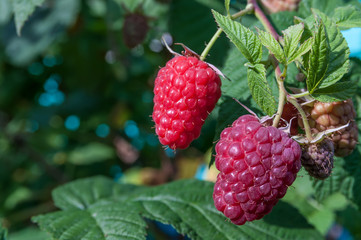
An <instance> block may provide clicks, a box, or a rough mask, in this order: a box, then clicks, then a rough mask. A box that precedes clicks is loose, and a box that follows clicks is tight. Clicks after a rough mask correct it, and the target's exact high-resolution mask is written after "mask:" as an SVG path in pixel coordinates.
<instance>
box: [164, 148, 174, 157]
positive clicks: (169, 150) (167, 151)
mask: <svg viewBox="0 0 361 240" xmlns="http://www.w3.org/2000/svg"><path fill="white" fill-rule="evenodd" d="M164 152H165V154H166V155H167V156H168V157H170V158H173V157H174V156H175V151H174V150H173V149H170V148H166V149H165V150H164Z"/></svg>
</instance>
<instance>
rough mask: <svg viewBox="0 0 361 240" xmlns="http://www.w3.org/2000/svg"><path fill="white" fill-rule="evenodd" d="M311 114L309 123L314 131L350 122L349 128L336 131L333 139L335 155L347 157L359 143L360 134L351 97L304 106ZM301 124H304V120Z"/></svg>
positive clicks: (300, 121) (332, 136)
mask: <svg viewBox="0 0 361 240" xmlns="http://www.w3.org/2000/svg"><path fill="white" fill-rule="evenodd" d="M304 110H305V112H306V113H308V114H309V115H310V116H309V124H310V127H311V128H312V131H313V132H314V133H318V132H322V131H325V130H328V129H333V128H337V127H341V126H342V125H345V124H347V123H349V126H348V127H347V128H344V129H342V130H340V131H337V132H334V133H333V134H332V135H331V140H332V141H333V143H334V147H335V155H336V156H338V157H345V156H347V155H349V154H351V152H352V151H353V149H354V148H355V146H356V144H357V140H358V134H357V131H358V130H357V125H356V122H355V120H354V119H355V117H356V112H355V109H354V106H353V103H352V100H351V99H348V100H345V101H341V102H331V103H323V102H316V103H315V104H314V105H313V107H304ZM299 124H300V125H301V126H303V123H302V120H301V119H299Z"/></svg>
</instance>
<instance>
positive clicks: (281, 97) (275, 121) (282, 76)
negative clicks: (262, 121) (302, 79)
mask: <svg viewBox="0 0 361 240" xmlns="http://www.w3.org/2000/svg"><path fill="white" fill-rule="evenodd" d="M277 67H278V69H279V71H281V70H280V68H279V66H278V65H277ZM276 70H277V68H276ZM276 75H278V74H277V71H276ZM286 75H287V65H286V66H285V69H284V70H283V73H282V74H279V76H277V84H278V89H279V97H278V109H277V113H276V116H275V118H274V119H273V124H272V126H274V127H278V124H279V122H280V120H281V116H282V113H283V107H284V105H285V100H286V96H287V94H288V92H287V90H286V89H285V86H284V84H283V83H284V79H285V78H286Z"/></svg>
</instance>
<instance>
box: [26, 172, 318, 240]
mask: <svg viewBox="0 0 361 240" xmlns="http://www.w3.org/2000/svg"><path fill="white" fill-rule="evenodd" d="M124 186H125V188H124ZM104 188H105V190H104ZM213 188H214V184H213V183H211V182H205V181H199V180H195V179H188V180H180V181H175V182H171V183H169V184H165V185H161V186H157V187H152V188H143V187H133V188H129V185H122V184H116V183H114V182H113V181H111V180H108V179H106V178H103V177H95V178H89V179H83V180H77V181H75V182H72V183H69V184H67V185H64V186H61V187H59V188H57V189H56V194H54V195H53V197H54V201H55V204H56V205H57V206H58V207H60V208H61V210H60V211H58V212H54V213H49V214H45V215H40V216H37V217H34V218H33V221H35V222H36V223H38V224H39V225H40V227H41V229H43V230H45V231H47V232H49V234H50V235H51V236H52V237H53V238H55V239H59V238H60V237H61V238H60V239H71V240H80V239H94V240H105V239H106V240H112V239H114V240H115V239H146V236H145V234H146V223H145V221H144V219H143V217H144V218H147V219H151V220H157V221H160V222H162V223H165V224H171V225H172V226H174V227H175V228H176V229H177V231H178V232H179V233H181V234H184V235H188V236H189V237H190V238H191V239H229V240H232V239H251V240H252V239H320V238H321V236H320V235H319V234H318V233H317V232H316V231H315V230H314V229H313V228H312V227H311V226H310V225H309V224H307V222H306V221H305V219H304V218H303V217H302V216H301V215H299V213H298V212H297V211H295V209H291V210H290V211H292V216H293V218H296V219H299V220H300V221H297V222H296V221H293V222H292V221H291V222H290V221H289V214H290V213H289V211H287V212H280V211H275V214H274V215H272V213H271V214H270V215H268V217H267V218H265V220H260V221H254V222H252V223H246V224H245V225H243V226H237V225H234V224H232V223H231V222H230V221H227V220H226V218H225V217H224V215H223V214H222V213H220V212H219V211H217V210H216V209H215V207H214V203H213V199H212V192H213ZM59 197H60V198H61V200H60V201H59V199H58V198H59ZM65 199H66V200H65ZM64 200H65V201H64ZM279 207H282V209H283V208H284V207H285V206H284V204H281V206H279ZM288 209H290V208H289V207H288ZM276 210H277V208H276Z"/></svg>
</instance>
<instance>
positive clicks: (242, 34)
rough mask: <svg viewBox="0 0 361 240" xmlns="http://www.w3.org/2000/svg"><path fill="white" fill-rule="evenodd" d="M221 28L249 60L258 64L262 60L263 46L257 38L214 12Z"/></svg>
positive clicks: (246, 29) (243, 27) (239, 25)
mask: <svg viewBox="0 0 361 240" xmlns="http://www.w3.org/2000/svg"><path fill="white" fill-rule="evenodd" d="M212 13H213V15H214V18H215V19H216V22H217V23H218V25H219V27H220V28H222V29H223V31H224V32H225V33H226V34H227V37H228V38H229V39H230V40H231V41H232V42H233V43H234V45H235V46H236V47H237V48H238V49H239V51H241V53H242V54H243V56H244V57H245V58H247V60H248V61H249V62H250V63H252V64H256V63H259V62H260V61H261V58H262V44H261V42H260V41H259V39H258V38H257V36H256V35H255V34H254V33H253V32H252V31H251V30H249V29H248V28H246V27H245V26H243V25H242V24H240V23H238V22H236V21H233V20H231V19H229V18H228V17H225V16H222V15H221V14H219V13H217V12H216V11H212Z"/></svg>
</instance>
